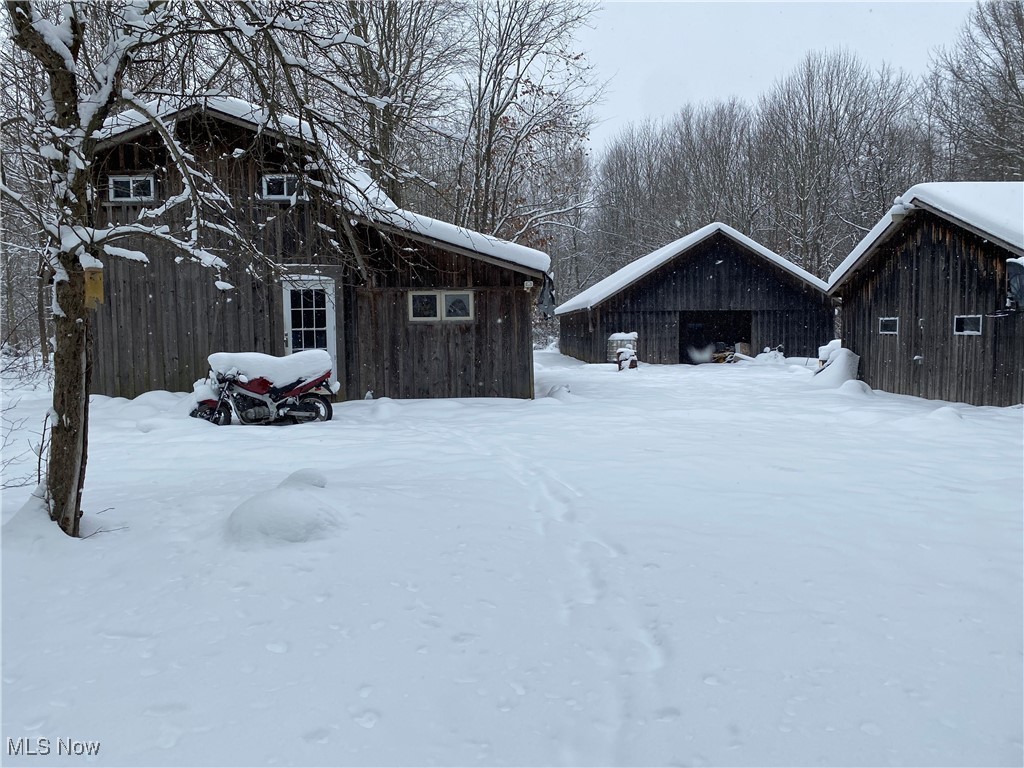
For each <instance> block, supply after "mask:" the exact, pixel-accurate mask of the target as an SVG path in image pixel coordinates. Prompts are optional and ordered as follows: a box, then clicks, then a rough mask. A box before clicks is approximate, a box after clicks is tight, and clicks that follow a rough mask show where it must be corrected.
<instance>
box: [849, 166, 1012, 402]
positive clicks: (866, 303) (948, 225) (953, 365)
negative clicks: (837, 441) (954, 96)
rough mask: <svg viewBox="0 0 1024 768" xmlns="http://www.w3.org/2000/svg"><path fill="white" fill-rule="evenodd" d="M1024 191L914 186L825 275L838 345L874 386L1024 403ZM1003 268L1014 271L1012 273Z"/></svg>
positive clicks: (983, 185) (1000, 186) (981, 185)
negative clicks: (1019, 273)
mask: <svg viewBox="0 0 1024 768" xmlns="http://www.w3.org/2000/svg"><path fill="white" fill-rule="evenodd" d="M1021 257H1024V184H1021V183H1018V182H950V183H936V184H919V185H917V186H915V187H911V188H910V189H909V190H908V191H907V192H906V193H905V194H904V195H902V196H901V197H900V198H897V200H896V204H895V205H894V206H893V208H892V209H891V210H890V211H889V212H888V213H887V214H886V215H885V216H883V217H882V219H881V220H880V221H879V222H878V224H877V225H876V226H875V227H874V229H872V230H871V232H869V233H868V235H867V236H866V237H865V238H864V239H863V240H862V241H861V242H860V243H859V244H858V245H857V247H856V248H855V249H854V250H853V251H852V252H851V253H850V255H849V256H848V257H847V258H846V259H845V260H844V261H843V263H842V264H840V265H839V267H838V268H837V269H836V270H835V272H833V273H832V276H831V278H830V280H829V293H830V294H832V295H834V296H839V297H841V298H842V327H843V346H845V347H849V348H850V349H852V350H853V351H854V352H855V353H857V354H858V355H860V377H861V378H862V379H863V380H864V381H865V382H866V383H867V384H868V385H869V386H871V387H873V388H875V389H883V390H886V391H888V392H896V393H899V394H905V395H917V396H919V397H927V398H933V399H938V400H950V401H954V402H964V403H971V404H974V405H1014V404H1017V403H1021V402H1024V310H1022V306H1021V305H1022V304H1024V286H1021V285H1020V283H1019V282H1016V283H1015V286H1016V290H1014V288H1011V278H1010V271H1011V269H1014V268H1016V269H1020V267H1019V265H1018V264H1010V265H1008V261H1012V260H1014V259H1018V260H1019V259H1020V258H1021ZM1008 266H1009V267H1010V268H1009V269H1008Z"/></svg>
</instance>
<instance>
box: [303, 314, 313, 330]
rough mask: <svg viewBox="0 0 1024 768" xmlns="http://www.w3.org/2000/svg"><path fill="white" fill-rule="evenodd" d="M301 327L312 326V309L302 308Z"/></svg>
mask: <svg viewBox="0 0 1024 768" xmlns="http://www.w3.org/2000/svg"><path fill="white" fill-rule="evenodd" d="M302 327H303V328H312V327H313V310H312V309H304V310H302Z"/></svg>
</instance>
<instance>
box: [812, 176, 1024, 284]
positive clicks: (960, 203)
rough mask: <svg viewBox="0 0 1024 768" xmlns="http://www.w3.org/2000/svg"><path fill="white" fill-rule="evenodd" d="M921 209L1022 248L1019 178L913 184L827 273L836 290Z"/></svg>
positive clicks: (1022, 185) (1023, 193) (1022, 186)
mask: <svg viewBox="0 0 1024 768" xmlns="http://www.w3.org/2000/svg"><path fill="white" fill-rule="evenodd" d="M915 209H925V210H929V211H932V212H933V213H936V214H938V215H939V216H942V217H943V218H945V219H948V220H950V221H952V222H954V223H956V224H958V225H960V226H962V227H965V228H966V229H970V230H974V231H976V232H978V233H979V234H981V235H983V236H985V237H988V238H989V239H991V240H993V241H994V242H996V243H998V244H1000V245H1002V246H1003V247H1006V248H1008V249H1009V250H1011V251H1014V252H1018V253H1021V252H1024V182H1017V181H949V182H935V183H929V184H917V185H915V186H913V187H911V188H910V189H908V190H907V191H906V192H904V193H903V194H902V195H900V196H899V197H897V198H896V199H895V200H894V201H893V206H892V208H890V209H889V210H888V211H887V212H886V214H885V215H884V216H882V218H881V219H879V220H878V223H877V224H875V226H874V227H873V228H872V229H871V231H870V232H868V233H867V235H865V236H864V238H863V239H862V240H861V241H860V242H859V243H858V244H857V246H856V247H855V248H854V249H853V250H852V251H851V252H850V255H849V256H847V257H846V258H845V259H843V261H842V263H841V264H840V265H839V266H838V267H836V269H835V271H833V272H832V275H831V276H830V277H829V281H828V290H829V292H830V293H831V292H833V291H835V290H836V289H837V288H838V287H839V285H841V284H842V283H843V282H844V281H845V280H846V279H847V278H848V277H849V276H850V274H852V273H853V271H854V270H856V269H857V267H859V266H860V265H861V264H862V263H864V261H866V260H867V258H868V257H869V256H870V254H871V252H872V251H874V249H875V247H876V246H877V245H880V244H881V243H882V242H884V241H885V240H886V239H888V237H889V236H890V235H891V234H892V233H893V232H894V231H895V230H896V229H897V227H899V225H900V223H901V222H902V221H903V217H904V216H905V215H906V214H907V213H909V212H911V211H913V210H915Z"/></svg>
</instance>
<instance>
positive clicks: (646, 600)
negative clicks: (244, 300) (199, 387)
mask: <svg viewBox="0 0 1024 768" xmlns="http://www.w3.org/2000/svg"><path fill="white" fill-rule="evenodd" d="M536 359H537V391H538V393H539V395H540V397H538V399H536V400H534V401H512V400H441V401H391V400H376V401H357V402H349V403H344V404H340V405H337V406H336V408H335V420H334V421H331V422H328V423H324V424H303V425H299V426H287V427H244V426H237V425H236V426H230V427H216V426H213V425H211V424H207V423H204V422H199V421H197V420H194V419H189V418H187V416H186V413H187V411H188V408H189V403H188V402H187V401H186V397H187V396H186V395H179V394H170V393H166V392H156V393H150V394H148V395H145V396H143V397H140V398H138V399H136V400H134V401H130V402H129V401H126V400H118V399H110V398H103V397H96V398H94V405H93V411H92V437H91V444H90V457H89V474H88V487H87V492H86V498H85V506H86V509H87V515H86V517H85V518H84V519H83V530H84V533H85V534H92V533H95V535H92V536H91V537H89V538H86V539H83V540H70V539H66V538H65V537H63V535H62V534H60V533H59V531H58V530H57V528H56V526H54V525H52V524H51V523H49V522H48V521H42V520H39V519H36V518H32V517H29V516H28V515H27V513H21V514H16V513H17V511H18V509H19V507H21V505H22V504H23V503H24V502H25V501H26V499H27V498H28V496H29V490H30V489H28V488H24V489H18V490H9V491H7V492H6V493H5V494H4V498H3V521H4V527H3V543H2V546H3V550H2V551H3V733H2V736H3V740H4V752H5V753H6V752H7V747H8V746H9V745H8V743H7V740H8V739H14V740H15V741H17V740H18V739H26V741H23V742H20V743H21V744H22V745H23V746H27V747H29V748H31V747H33V746H35V745H37V744H38V743H39V742H38V741H37V740H38V739H49V740H50V742H49V744H50V749H51V754H50V755H49V756H47V757H45V758H44V757H32V756H28V755H25V754H24V753H23V754H22V755H21V756H17V757H12V756H9V755H6V754H5V755H4V757H3V763H4V764H5V765H35V766H39V765H61V764H85V763H87V762H90V761H91V763H92V764H95V765H110V766H129V765H130V766H149V765H179V766H193V765H194V766H200V765H204V766H205V765H219V766H233V765H346V764H356V765H436V764H442V765H558V764H571V765H576V764H585V765H618V764H633V765H862V766H867V765H1020V764H1021V763H1022V759H1024V750H1022V725H1021V724H1022V720H1024V714H1022V677H1024V674H1022V632H1024V630H1022V627H1024V617H1022V566H1024V559H1022V504H1024V470H1022V466H1024V464H1022V462H1024V446H1022V436H1024V409H1021V408H1019V407H1018V408H1002V409H999V408H977V407H971V406H965V405H955V404H949V403H941V402H933V401H926V400H919V399H915V398H908V397H900V396H894V395H888V394H884V393H872V392H871V391H869V390H867V389H866V388H865V387H864V386H863V385H861V384H860V383H858V382H847V383H846V384H843V385H842V386H841V387H837V388H827V387H821V386H815V384H816V379H821V378H822V377H812V376H811V374H810V372H809V371H808V370H806V369H801V368H798V367H795V366H792V365H786V364H777V365H756V364H751V363H740V364H737V365H718V366H715V365H706V366H699V367H691V366H668V367H662V366H648V365H641V367H640V369H639V370H636V371H623V372H618V371H616V370H614V367H613V366H592V365H591V366H588V365H583V364H581V363H578V362H576V361H574V360H571V359H569V358H566V357H562V356H559V355H558V354H556V353H553V352H542V353H538V354H537V358H536ZM15 394H17V393H14V392H11V391H10V390H8V391H7V392H5V398H11V397H12V396H13V395H15ZM47 406H48V403H47V401H46V393H45V392H44V391H37V392H24V393H23V397H22V399H21V402H20V405H19V406H18V410H19V412H20V413H22V414H25V415H29V416H31V417H32V419H33V426H34V425H35V424H37V423H38V419H39V418H41V414H42V413H43V412H44V411H45V409H46V407H47ZM17 437H19V438H20V437H23V436H17ZM296 473H297V474H296ZM12 474H13V471H12ZM37 518H38V515H37ZM58 739H63V740H66V741H79V742H85V741H98V742H100V753H99V755H98V756H94V757H93V758H91V759H87V758H85V757H67V756H58V755H57V751H58Z"/></svg>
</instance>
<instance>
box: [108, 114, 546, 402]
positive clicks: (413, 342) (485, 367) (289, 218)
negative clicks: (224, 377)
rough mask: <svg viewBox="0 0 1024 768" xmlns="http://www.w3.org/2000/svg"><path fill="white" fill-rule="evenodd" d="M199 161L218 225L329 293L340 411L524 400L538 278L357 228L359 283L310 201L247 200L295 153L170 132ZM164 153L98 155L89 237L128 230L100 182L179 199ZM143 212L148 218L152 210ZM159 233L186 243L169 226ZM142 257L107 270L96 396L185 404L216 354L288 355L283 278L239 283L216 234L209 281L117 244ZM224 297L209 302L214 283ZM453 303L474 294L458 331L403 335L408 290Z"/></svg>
mask: <svg viewBox="0 0 1024 768" xmlns="http://www.w3.org/2000/svg"><path fill="white" fill-rule="evenodd" d="M175 125H176V130H177V131H178V135H179V138H180V139H181V140H182V141H183V143H185V144H186V145H187V146H189V148H190V150H191V151H192V152H193V153H194V155H195V156H196V158H197V162H198V163H199V164H201V165H202V166H203V168H204V169H205V170H207V171H210V172H211V173H212V175H213V176H214V178H216V180H217V183H218V185H219V186H220V187H221V188H222V189H224V190H225V191H227V192H228V194H229V195H230V196H231V198H232V201H233V204H234V207H233V209H232V212H231V215H232V217H233V219H234V220H235V221H236V222H237V223H238V226H239V227H240V228H241V229H242V230H243V231H247V235H248V236H249V237H250V238H251V240H252V242H253V243H254V244H255V245H256V247H257V248H259V249H260V251H261V252H262V253H263V254H264V255H265V256H267V257H268V258H269V259H270V260H271V261H273V262H276V263H277V264H279V265H285V266H286V267H287V269H288V272H289V273H291V274H309V273H312V272H316V273H317V274H319V275H322V276H324V277H328V278H331V279H333V280H334V281H335V297H334V305H335V321H336V336H337V350H336V354H337V358H336V359H337V368H338V370H337V371H336V375H337V376H338V379H339V381H341V382H342V390H341V392H340V396H341V397H345V398H356V397H363V395H364V394H365V392H366V391H367V390H372V391H373V392H374V394H375V395H376V396H378V397H382V396H388V397H395V398H399V397H472V396H500V397H517V398H529V397H532V396H533V356H532V338H531V328H530V323H531V309H532V305H533V302H534V300H535V298H536V290H538V289H537V288H534V289H533V290H531V291H526V290H524V286H523V283H524V281H525V280H532V281H533V282H534V284H535V285H537V286H539V285H540V284H541V282H542V281H541V280H540V279H539V276H538V274H536V273H533V272H529V271H527V272H522V271H520V270H518V269H517V268H515V267H514V266H505V265H498V264H493V263H490V262H488V261H485V260H483V259H478V258H476V257H474V256H473V255H472V254H470V253H467V252H454V251H449V250H445V249H443V248H441V247H438V246H436V245H426V244H424V243H422V242H419V241H417V240H416V239H415V238H409V237H404V236H401V235H385V234H383V233H381V232H379V231H377V230H375V229H371V228H369V227H366V226H361V225H360V226H356V228H355V236H356V239H357V241H358V243H359V249H360V254H361V255H362V256H363V257H365V263H366V266H367V270H366V272H365V273H363V274H360V273H359V272H357V271H356V265H355V262H356V259H355V257H354V254H353V253H352V252H351V250H350V249H349V247H348V245H347V242H348V241H347V239H346V238H345V237H344V235H343V234H342V233H341V231H340V227H339V226H338V221H337V217H336V214H335V212H334V209H333V208H332V206H331V205H330V204H329V203H328V202H324V201H320V200H318V199H317V198H316V196H315V195H310V196H309V197H310V199H308V200H303V201H299V202H297V203H296V204H294V205H293V204H291V203H290V202H272V201H265V200H262V199H260V197H259V194H258V193H259V192H260V177H261V175H262V174H263V173H279V172H293V171H294V169H295V163H296V161H297V158H298V157H299V156H300V155H301V151H290V150H289V147H288V146H287V145H286V144H280V143H279V140H278V139H277V138H274V137H272V136H269V135H267V136H263V137H257V136H256V135H255V134H254V133H253V132H252V131H251V130H247V129H246V128H244V127H241V126H238V125H234V124H233V123H231V122H230V121H225V120H222V119H218V118H215V117H211V116H209V115H204V114H202V113H200V114H196V115H193V116H192V117H189V118H186V119H181V120H178V121H176V122H175ZM166 166H167V157H166V150H165V149H164V148H163V147H162V146H161V144H160V142H158V141H156V140H155V138H154V137H152V136H146V135H142V136H138V137H133V138H132V139H131V140H127V141H124V142H122V143H120V144H115V145H113V146H111V147H109V148H108V149H107V150H106V151H105V153H104V154H103V156H102V157H101V159H100V161H99V162H98V163H97V167H96V168H97V175H98V182H99V189H100V200H99V201H98V203H97V210H96V216H97V219H98V221H100V222H101V223H107V222H109V223H126V222H130V221H134V220H136V219H137V217H138V216H139V213H140V211H141V210H142V208H141V206H140V204H139V203H128V204H125V203H111V202H110V201H108V200H107V199H106V189H107V187H106V179H107V178H108V177H109V176H110V175H122V174H123V175H128V174H132V175H134V174H141V173H152V174H154V176H155V178H156V182H157V183H156V197H157V200H158V201H163V200H166V199H167V198H168V197H169V196H170V195H173V194H175V193H177V192H180V189H179V188H177V187H176V185H180V180H176V179H172V178H168V177H167V176H166V174H165V173H164V171H163V170H162V169H163V168H165V167H166ZM150 205H152V204H150ZM160 223H161V224H166V225H168V226H170V227H171V229H172V230H175V229H178V230H180V231H184V224H185V222H184V220H183V219H182V217H181V216H180V215H177V214H175V213H173V212H172V213H170V214H167V215H165V216H163V217H162V218H161V220H160ZM119 245H121V246H122V247H125V248H131V249H135V250H139V251H141V252H143V253H144V254H146V255H147V256H148V257H149V264H148V265H145V264H141V263H138V262H131V261H125V260H122V259H117V258H110V259H108V260H107V264H106V268H105V270H104V283H105V288H106V301H105V303H104V304H103V305H101V306H100V307H99V308H98V309H97V310H96V312H95V314H94V318H95V326H94V331H95V333H94V339H95V343H94V361H93V391H94V392H96V393H99V394H107V395H116V396H123V397H134V396H136V395H138V394H140V393H142V392H145V391H147V390H151V389H172V390H178V391H181V390H184V391H189V390H191V388H192V384H193V382H195V381H196V380H197V379H200V378H202V377H204V376H205V375H206V373H207V362H206V358H207V356H208V355H209V354H210V353H211V352H217V351H227V352H236V351H255V352H263V353H266V354H273V355H280V354H284V352H285V341H284V327H285V324H284V318H283V289H282V285H281V277H282V275H281V274H280V270H276V271H277V274H274V273H272V271H271V270H270V269H269V268H259V269H258V270H255V271H253V270H250V269H249V268H247V267H246V264H248V263H251V260H250V259H248V258H247V256H246V255H245V254H239V253H238V252H237V250H238V249H237V246H233V245H232V244H231V243H229V242H228V241H227V240H226V239H221V240H219V241H218V239H217V237H216V235H214V236H213V237H208V238H207V239H206V240H204V246H205V247H206V248H208V249H211V250H214V252H215V253H217V255H218V256H220V257H221V258H222V259H223V260H224V261H225V262H227V264H228V266H227V267H225V268H221V269H219V270H211V269H205V268H202V267H200V266H198V265H195V264H190V263H181V264H178V263H176V257H178V256H180V254H178V253H176V252H173V251H170V250H169V249H168V248H166V247H164V246H160V245H158V244H157V245H154V242H153V241H144V240H141V239H138V240H136V241H134V242H125V243H119ZM218 278H219V279H222V280H224V281H226V282H228V283H231V284H232V285H233V286H234V289H233V290H230V291H226V292H225V291H220V290H218V289H217V288H216V286H215V284H214V283H215V280H216V279H218ZM445 288H451V289H465V290H471V291H472V292H473V295H474V303H475V314H474V317H473V319H472V320H471V321H466V322H439V323H412V322H410V321H409V318H408V312H407V308H406V307H407V305H406V296H407V294H408V291H409V290H411V289H445Z"/></svg>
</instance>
